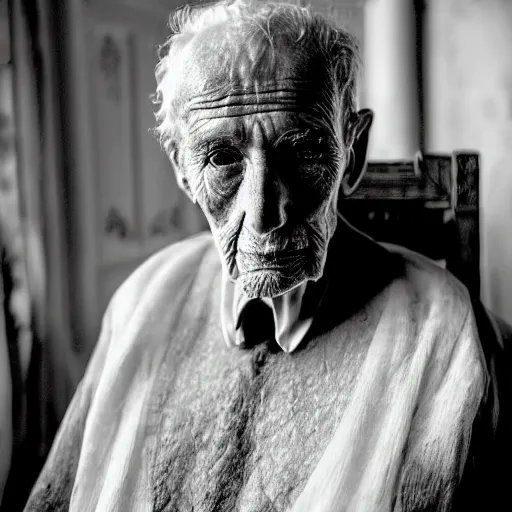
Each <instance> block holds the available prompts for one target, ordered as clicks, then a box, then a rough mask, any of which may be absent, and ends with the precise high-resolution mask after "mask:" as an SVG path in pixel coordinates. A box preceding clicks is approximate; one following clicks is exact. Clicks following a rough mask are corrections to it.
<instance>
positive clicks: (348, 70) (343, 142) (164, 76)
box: [152, 0, 360, 153]
mask: <svg viewBox="0 0 512 512" xmlns="http://www.w3.org/2000/svg"><path fill="white" fill-rule="evenodd" d="M225 22H229V23H230V24H231V25H233V24H244V25H246V26H249V27H254V32H253V33H252V35H251V44H254V45H258V46H256V48H261V52H262V56H265V57H268V55H269V52H268V48H269V46H270V48H271V49H273V47H274V40H275V39H276V38H277V37H280V38H282V37H286V38H287V39H288V40H290V41H291V42H293V44H294V45H299V44H301V45H304V48H307V49H314V50H315V51H318V52H319V54H320V55H322V56H323V58H324V59H325V66H326V68H327V69H326V71H327V76H328V81H329V82H330V83H327V84H326V85H327V87H326V90H327V91H329V92H328V93H327V95H328V96H329V97H326V98H325V101H324V102H323V103H322V104H321V105H318V108H319V110H321V111H324V112H325V113H327V114H328V119H329V120H330V122H331V129H332V130H333V131H334V133H333V135H334V136H335V137H336V140H337V142H338V143H339V145H340V149H344V148H347V149H349V148H350V147H351V145H352V142H353V140H351V132H350V130H348V123H349V121H350V119H351V116H352V115H353V113H354V112H355V111H356V108H357V101H356V94H357V91H356V82H357V77H358V73H359V67H360V59H359V54H358V46H357V43H356V41H355V39H354V38H353V37H352V36H351V35H350V34H348V33H347V32H345V31H344V30H342V29H339V28H336V27H335V26H334V25H333V24H332V23H330V22H329V21H328V20H327V19H325V18H324V17H323V16H321V15H320V14H317V13H314V12H313V11H312V10H311V9H310V8H309V7H303V6H299V5H295V4H288V3H270V2H264V1H261V0H221V1H220V2H202V3H200V4H195V5H190V4H189V5H185V6H184V7H181V8H179V9H178V10H176V11H175V12H174V13H172V14H171V16H170V20H169V29H170V35H169V36H168V38H167V40H166V41H165V43H164V44H163V45H162V46H161V47H160V48H159V52H158V53H159V62H158V64H157V67H156V70H155V77H156V81H157V88H156V91H155V93H154V94H153V96H152V100H153V103H154V104H155V105H156V107H157V110H156V112H155V117H156V128H155V129H154V134H155V136H156V137H157V139H158V140H159V142H160V144H161V146H162V148H163V149H164V151H166V152H167V153H169V150H170V147H171V145H172V143H173V142H175V141H176V139H177V136H178V133H177V127H178V114H179V113H178V111H177V106H176V104H175V101H174V99H175V98H174V95H173V92H174V91H175V90H176V86H177V81H178V80H179V79H180V78H179V73H177V72H176V67H175V63H176V59H177V56H178V53H179V49H180V48H179V46H178V45H176V42H177V41H178V40H179V39H180V38H181V37H182V36H183V37H192V36H193V35H194V34H196V33H199V32H201V31H202V30H205V29H206V28H209V27H212V26H215V25H217V24H221V23H225Z"/></svg>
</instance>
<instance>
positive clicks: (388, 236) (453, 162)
mask: <svg viewBox="0 0 512 512" xmlns="http://www.w3.org/2000/svg"><path fill="white" fill-rule="evenodd" d="M338 208H339V211H340V213H341V215H342V216H343V217H344V218H345V219H346V220H347V221H348V222H349V223H350V224H352V225H353V226H354V227H356V228H357V229H359V230H360V231H363V232H364V233H367V234H368V235H370V236H371V237H372V238H374V239H376V240H378V241H381V242H390V243H395V244H399V245H403V246H405V247H407V248H409V249H412V250H414V251H417V252H419V253H422V254H424V255H426V256H428V257H430V258H432V259H434V260H437V261H442V262H443V263H444V264H445V265H446V268H447V269H448V270H450V271H451V272H452V273H453V274H454V275H456V276H457V277H458V278H459V279H460V280H461V281H462V282H463V283H464V284H465V285H466V286H467V288H468V289H469V291H470V292H471V293H472V294H473V295H474V296H476V297H478V296H479V295H480V235H479V155H478V153H476V152H469V151H457V152H454V153H453V154H451V155H442V154H427V155H422V154H421V153H419V152H418V154H417V155H416V157H415V159H414V160H411V161H394V162H391V161H390V162H369V163H368V168H367V170H366V172H365V174H364V175H363V178H362V179H361V182H360V184H359V186H358V188H357V189H356V191H355V192H354V193H353V194H352V195H351V196H350V197H347V198H344V199H340V202H339V204H338Z"/></svg>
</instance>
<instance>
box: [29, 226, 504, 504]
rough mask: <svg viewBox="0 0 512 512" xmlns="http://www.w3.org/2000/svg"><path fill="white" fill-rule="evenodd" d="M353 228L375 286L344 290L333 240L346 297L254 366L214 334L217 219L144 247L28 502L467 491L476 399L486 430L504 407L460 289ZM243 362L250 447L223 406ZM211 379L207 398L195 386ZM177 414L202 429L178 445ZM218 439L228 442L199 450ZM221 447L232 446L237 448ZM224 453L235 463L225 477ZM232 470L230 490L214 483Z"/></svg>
mask: <svg viewBox="0 0 512 512" xmlns="http://www.w3.org/2000/svg"><path fill="white" fill-rule="evenodd" d="M362 243H363V244H367V247H368V248H370V250H369V256H368V262H372V263H373V265H374V267H373V268H371V269H369V270H368V273H367V275H368V276H370V277H369V278H372V279H374V281H375V283H376V284H375V290H374V292H373V293H372V296H371V297H370V298H369V299H368V300H367V301H363V302H362V303H359V300H360V299H361V297H359V296H358V295H357V293H355V292H354V294H353V296H349V297H347V296H345V295H346V292H347V291H350V287H348V285H346V286H347V287H348V288H347V290H343V289H342V288H343V286H345V282H346V281H344V279H345V278H344V271H345V270H346V269H339V268H337V265H336V259H335V258H334V257H331V252H334V249H332V251H331V248H330V253H329V254H330V256H329V257H330V258H331V265H330V267H328V269H329V270H328V271H329V272H331V273H332V275H330V276H329V279H330V282H331V281H332V283H331V284H330V286H331V289H332V293H331V295H330V298H326V299H325V301H327V302H325V304H323V305H322V308H323V309H324V310H325V311H326V312H325V315H326V316H325V318H330V319H331V320H332V316H333V315H334V316H335V317H336V315H338V312H339V319H336V318H334V321H333V322H332V325H331V324H329V325H327V324H325V326H324V325H323V324H324V321H323V320H319V321H318V323H319V324H321V325H319V329H317V330H315V329H313V332H312V334H311V340H309V341H308V342H307V343H306V347H305V348H304V349H303V350H299V351H298V352H297V353H293V354H283V353H281V354H279V353H278V354H273V353H266V352H261V353H262V354H263V356H262V357H263V359H264V358H265V357H266V358H267V359H265V361H269V362H267V363H266V362H265V361H263V362H261V368H260V366H258V365H260V362H258V363H257V364H256V363H255V361H256V359H255V357H253V359H252V360H251V362H250V364H251V365H252V366H250V365H249V363H248V362H247V361H249V358H250V357H252V356H250V354H249V355H245V354H244V353H243V351H242V350H241V349H239V348H237V347H231V348H228V347H226V346H225V344H224V342H223V340H222V334H221V326H220V321H219V318H218V317H219V311H220V289H219V288H220V283H221V265H220V262H219V260H218V256H217V254H216V250H215V248H214V245H213V242H212V239H211V236H210V235H209V234H202V235H199V236H196V237H194V238H191V239H188V240H186V241H184V242H181V243H178V244H175V245H173V246H171V247H169V248H168V249H166V250H164V251H162V252H161V253H159V254H157V255H155V256H154V257H152V258H151V259H150V260H149V261H147V262H146V263H145V264H144V265H143V266H142V267H141V268H139V269H138V270H137V271H136V272H135V273H134V274H133V275H132V276H131V277H130V278H129V279H128V280H127V281H126V282H125V283H124V284H123V286H122V287H121V288H120V290H119V291H118V292H117V293H116V295H115V296H114V298H113V300H112V302H111V304H110V306H109V308H108V311H107V313H106V315H105V318H104V321H103V328H102V333H101V336H100V339H99V341H98V344H97V347H96V349H95V352H94V355H93V357H92V360H91V362H90V364H89V367H88V369H87V372H86V375H85V377H84V379H83V381H82V382H81V384H80V386H79V388H78V390H77V392H76V395H75V397H74V399H73V401H72V403H71V405H70V407H69V410H68V412H67V414H66V417H65V419H64V421H63V423H62V425H61V427H60V430H59V432H58V435H57V438H56V440H55V443H54V446H53V448H52V451H51V454H50V456H49V458H48V461H47V463H46V465H45V467H44V469H43V471H42V474H41V476H40V478H39V480H38V482H37V483H36V485H35V487H34V489H33V492H32V495H31V498H30V499H29V502H28V504H27V506H26V509H25V510H26V511H42V510H52V511H56V510H57V511H58V510H68V509H69V510H70V511H72V512H128V511H137V512H145V511H147V512H153V511H155V512H157V511H161V510H162V511H163V510H183V511H188V510H194V511H195V512H198V511H201V512H202V511H206V510H211V511H214V510H215V511H217V510H219V511H221V510H226V511H227V510H241V511H243V512H246V511H252V510H254V511H259V510H261V511H262V510H275V511H284V510H287V511H291V512H342V511H356V512H361V511H368V512H373V511H375V512H385V511H391V510H393V511H404V512H405V511H411V512H412V511H427V510H439V511H448V510H451V507H452V505H453V504H454V503H459V502H460V503H462V502H463V500H462V501H460V500H459V502H457V499H459V498H458V497H457V496H458V494H457V493H458V491H459V488H460V487H461V485H462V484H463V483H464V481H465V480H464V479H463V476H464V474H465V468H467V467H468V453H470V454H471V460H470V461H469V462H470V463H471V464H470V465H474V464H477V463H478V461H479V460H480V459H479V458H478V457H477V456H476V455H475V456H474V457H473V453H477V452H478V450H477V452H474V451H473V450H472V448H471V439H472V430H473V426H474V425H475V422H476V421H477V420H478V418H480V416H482V420H481V421H482V422H483V423H484V424H485V425H486V427H485V428H483V429H482V431H485V432H487V430H486V428H487V425H488V426H489V429H490V431H492V432H494V431H495V428H496V422H497V414H498V413H497V412H496V409H495V408H494V409H493V407H494V405H493V404H494V401H495V400H496V397H495V395H496V390H495V389H494V388H493V385H492V384H493V381H492V378H491V377H492V375H491V373H492V372H491V370H490V369H489V356H487V355H486V353H485V350H484V349H483V347H482V343H481V341H480V338H479V333H478V330H477V324H476V320H475V312H474V310H473V308H472V304H471V301H470V298H469V296H468V294H467V291H466V290H465V288H464V287H463V286H462V285H461V284H460V283H459V282H458V281H457V280H455V279H454V278H453V277H452V276H451V275H449V274H448V273H447V272H446V271H444V270H443V269H439V268H437V267H436V266H435V265H434V264H433V263H431V262H429V261H428V260H426V259H425V258H422V257H420V256H417V255H414V254H412V253H409V252H407V251H401V250H399V249H390V250H388V249H383V248H382V247H380V246H377V244H375V243H374V242H370V241H367V240H364V241H363V242H362ZM374 257H378V259H377V260H372V258H374ZM368 262H366V263H368ZM393 265H395V266H396V269H398V270H397V271H396V273H394V271H389V268H391V267H393ZM388 274H389V276H388V277H389V279H388V278H382V283H380V284H379V283H378V281H379V279H380V277H381V276H383V275H384V276H386V275H388ZM371 276H374V277H371ZM365 286H366V285H365ZM365 286H363V285H361V288H364V287H365ZM336 297H339V304H337V303H336ZM351 306H353V311H350V312H349V314H348V316H347V318H345V317H344V316H343V315H344V313H342V312H344V311H345V310H346V309H347V307H348V308H349V309H350V307H351ZM347 333H350V334H347ZM344 344H346V345H347V346H350V347H353V348H351V349H350V350H352V351H353V354H355V355H352V356H350V357H352V360H350V361H347V359H350V358H349V357H348V356H338V355H337V354H342V353H345V354H346V353H347V352H346V350H345V349H344V348H343V347H342V345H344ZM325 350H328V351H330V352H329V354H331V356H330V357H329V358H328V359H326V358H325V352H323V351H325ZM343 350H345V352H343ZM265 354H266V355H265ZM322 354H323V355H322ZM232 360H236V361H238V360H239V361H240V366H239V367H237V366H236V365H235V366H230V364H231V361H232ZM217 361H218V369H217V367H216V364H217ZM258 361H259V360H258ZM320 363H321V364H322V365H326V368H327V369H326V368H323V366H322V368H321V366H320ZM236 364H238V363H236ZM244 365H245V366H244ZM265 365H267V367H268V368H270V370H268V372H267V373H266V374H265V379H266V380H265V381H263V384H262V383H261V382H260V380H258V379H260V377H261V376H260V375H259V372H260V371H261V372H263V371H265ZM301 365H302V366H301ZM313 365H318V372H317V370H316V369H315V367H312V366H313ZM249 366H250V368H252V369H253V370H254V372H253V374H251V375H253V376H252V377H251V379H253V380H250V379H249V380H247V379H246V380H245V381H243V382H248V384H247V386H248V388H247V389H249V391H247V392H246V391H244V393H246V394H245V395H241V396H242V397H245V396H249V397H253V398H251V400H250V402H251V403H241V404H238V405H237V407H239V409H237V410H239V411H243V412H244V414H247V415H248V417H249V418H250V419H251V418H252V419H251V421H252V423H251V428H250V429H249V428H246V429H245V430H241V431H240V432H243V436H248V437H249V436H252V439H253V442H252V444H251V445H250V447H249V448H247V446H246V445H244V439H237V440H236V442H232V440H229V442H228V441H225V439H228V438H229V436H228V437H226V436H227V435H228V434H229V429H230V428H235V427H234V426H233V427H232V426H230V425H231V424H230V423H229V422H230V421H232V422H233V425H238V423H236V421H237V419H236V418H235V419H233V418H231V419H230V417H229V411H228V409H229V407H231V406H232V403H231V402H230V401H229V400H230V394H236V393H240V391H239V387H240V385H241V384H240V382H242V381H236V379H235V377H234V376H233V375H234V374H236V373H237V372H238V371H240V372H241V373H243V372H245V371H246V370H245V368H249ZM301 368H302V369H301ZM253 370H251V371H253ZM338 370H339V371H338ZM310 371H311V375H309V373H308V372H310ZM222 372H224V373H222ZM306 374H307V375H309V376H307V377H306ZM303 375H304V380H306V379H307V380H308V382H307V383H305V382H303V381H302V380H301V379H302V376H303ZM315 375H318V381H317V380H315ZM333 376H334V378H333ZM345 376H346V377H345ZM223 379H224V380H225V383H224V381H223ZM320 381H321V382H320ZM324 382H325V384H324ZM254 383H257V384H254ZM216 386H217V387H216ZM251 386H252V387H251ZM258 386H259V387H258ZM493 389H494V391H493ZM219 390H220V391H219ZM296 390H298V396H294V398H293V400H292V399H291V398H290V400H289V401H288V399H287V398H286V397H288V396H290V397H292V395H293V393H294V391H296ZM336 390H338V391H336ZM339 390H341V391H339ZM208 393H211V397H212V398H208V396H206V398H205V397H203V396H202V395H208ZM251 393H252V394H251ZM323 394H325V397H323V396H322V395H323ZM254 397H258V398H257V400H256V398H254ZM276 397H277V398H276ZM279 397H281V398H279ZM283 397H284V398H283ZM329 397H330V398H329ZM493 397H494V398H493ZM326 398H329V400H330V401H329V400H326ZM223 400H225V403H224V402H222V401H223ZM256 401H257V402H258V403H254V402H256ZM221 402H222V403H221ZM271 403H273V404H274V406H275V404H277V407H274V406H270V405H268V404H271ZM297 403H298V404H299V405H300V404H303V405H302V406H301V407H299V408H295V409H294V407H296V404H297ZM226 404H227V405H226ZM319 404H320V405H319ZM329 404H331V405H329ZM228 406H229V407H228ZM267 406H268V407H267ZM272 407H274V408H273V409H272ZM209 408H211V409H212V410H211V415H210V416H205V418H207V419H208V418H210V417H211V418H214V420H211V421H210V420H208V421H206V422H203V423H200V421H199V419H198V418H203V416H204V415H205V414H206V413H208V414H210V412H209V411H206V412H205V411H204V410H203V409H209ZM260 408H262V409H261V410H263V411H265V413H264V414H263V413H262V414H261V415H258V414H259V413H258V411H259V410H260ZM489 408H490V412H489V413H488V414H487V413H486V412H485V411H487V409H489ZM281 409H282V410H281ZM288 409H289V411H288ZM179 411H180V412H179ZM226 411H227V412H226ZM268 411H271V412H270V413H269V412H268ZM272 411H274V412H272ZM288 412H289V413H290V414H288ZM180 415H184V416H183V418H184V419H183V418H182V419H180V418H181V416H180ZM195 415H197V417H195ZM176 416H180V418H177V417H176ZM484 416H485V417H484ZM163 417H165V418H167V419H165V420H162V418H163ZM283 418H284V419H283ZM285 420H286V421H285ZM180 421H182V423H179V422H180ZM201 421H202V420H201ZM209 421H210V422H211V423H212V425H211V427H210V429H209V428H208V426H205V424H208V422H209ZM215 422H218V423H217V424H214V423H215ZM329 425H331V426H329ZM238 426H239V425H238ZM237 428H238V427H237ZM244 428H245V427H244ZM187 429H188V430H187ZM201 429H202V430H201ZM281 429H284V430H283V432H285V434H283V436H281V437H280V435H281V434H280V431H281ZM301 429H302V431H301ZM185 431H186V432H189V431H190V432H192V433H193V435H194V436H195V437H194V438H193V443H192V444H191V445H190V450H189V451H184V448H183V446H184V445H185V443H186V442H188V437H187V438H186V439H185V433H184V434H183V439H181V438H180V435H181V434H180V432H185ZM263 431H264V432H263ZM226 432H227V434H226ZM261 432H263V433H261ZM187 435H188V434H187ZM223 435H224V437H222V436H223ZM173 436H174V438H173ZM236 436H238V437H240V434H238V433H237V434H236ZM236 436H235V437H236ZM243 436H242V437H243ZM258 436H259V437H258ZM315 436H316V437H318V439H315ZM484 437H485V436H482V439H483V438H484ZM485 439H487V437H485ZM215 443H217V444H219V443H220V444H222V443H227V444H226V445H225V446H224V445H223V448H222V450H220V451H219V450H217V451H216V452H215V453H216V454H217V455H215V457H218V462H217V461H216V460H214V461H213V463H211V464H210V462H208V460H209V459H208V458H209V457H210V458H211V457H213V456H211V453H210V452H212V450H213V448H212V446H213V445H215ZM287 443H288V444H287ZM261 445H263V446H264V448H259V447H260V446H261ZM187 446H188V445H187ZM166 450H168V451H169V456H168V457H167V458H166V454H165V453H164V452H165V451H166ZM230 450H231V451H233V450H234V452H236V451H237V450H238V451H239V453H238V452H236V453H234V456H233V457H234V458H233V457H232V458H231V459H230V458H229V457H228V455H227V454H226V453H227V452H229V451H230ZM244 450H245V451H244ZM258 450H259V451H258ZM274 450H275V453H274ZM219 454H220V455H219ZM269 454H271V455H272V457H270V456H269ZM477 455H478V454H477ZM267 456H269V457H268V458H267ZM237 457H238V458H239V459H240V460H242V459H244V461H245V462H244V463H243V465H242V466H240V465H239V464H240V460H238V459H237ZM286 457H289V460H288V461H287V462H286V463H285V461H284V460H285V458H286ZM302 457H303V459H302ZM249 459H250V462H247V460H249ZM475 461H476V462H475ZM237 464H238V465H237ZM219 465H220V466H222V467H226V468H229V471H232V476H230V477H229V479H227V480H223V478H225V474H224V473H222V471H220V470H219V467H220V466H219ZM223 465H224V466H223ZM167 466H169V467H170V466H172V468H170V469H169V468H167ZM295 466H297V467H295ZM222 467H221V469H222ZM240 467H243V468H244V469H243V471H244V474H243V478H242V476H241V475H240V474H239V471H238V470H236V468H240ZM173 468H174V469H173ZM183 468H188V469H183ZM205 468H209V469H208V470H206V469H205ZM276 468H277V469H276ZM470 469H471V470H472V468H470ZM477 469H478V468H477ZM479 470H481V471H483V472H484V473H485V471H486V468H479ZM285 471H289V472H290V475H291V476H290V477H287V476H285V475H284V472H285ZM272 473H273V474H272ZM166 475H167V476H166ZM468 478H469V477H468ZM468 478H466V480H467V481H469V480H468ZM215 479H219V482H220V483H219V485H217V486H216V487H215V485H214V484H215V482H212V480H215ZM171 480H172V481H171ZM228 484H229V485H230V486H231V485H232V486H233V487H232V488H233V489H234V490H233V493H235V492H236V494H237V496H235V497H232V496H229V495H228V496H225V494H226V493H227V494H229V492H228V491H226V488H228V487H227V486H228ZM208 486H209V487H208ZM206 487H208V489H210V490H208V491H206V490H204V489H206ZM279 487H281V489H278V491H280V492H277V490H276V488H279ZM288 487H289V489H288ZM469 487H471V486H469ZM229 489H231V487H229ZM203 490H204V493H203ZM473 490H474V489H473ZM470 491H471V492H472V490H471V489H470ZM201 493H203V494H204V496H202V495H201ZM215 493H217V494H218V496H217V498H215V496H213V495H214V494H215ZM223 493H224V494H223ZM200 495H201V496H200ZM212 496H213V497H212ZM265 496H266V497H268V502H265V503H267V505H265V506H264V500H263V497H265ZM282 496H285V498H282V499H281V497H282ZM214 498H215V499H214ZM194 500H195V501H194ZM215 500H217V501H215ZM268 503H272V507H273V508H270V505H269V504H268ZM212 504H213V505H212Z"/></svg>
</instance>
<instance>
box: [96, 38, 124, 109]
mask: <svg viewBox="0 0 512 512" xmlns="http://www.w3.org/2000/svg"><path fill="white" fill-rule="evenodd" d="M99 58H100V69H101V72H102V75H103V77H104V79H105V81H106V85H107V95H108V97H109V98H111V99H113V100H114V101H119V100H120V99H121V76H120V67H121V50H120V48H119V46H118V44H117V41H116V40H115V39H114V37H112V35H110V34H105V36H104V37H103V41H102V43H101V48H100V55H99Z"/></svg>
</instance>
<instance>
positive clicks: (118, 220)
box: [104, 207, 134, 240]
mask: <svg viewBox="0 0 512 512" xmlns="http://www.w3.org/2000/svg"><path fill="white" fill-rule="evenodd" d="M104 232H105V233H106V234H107V235H111V236H117V237H118V238H120V239H121V240H125V239H128V238H132V237H133V235H134V233H133V230H132V229H131V228H130V226H129V225H128V221H127V220H126V219H125V218H124V217H123V215H122V214H121V213H120V212H119V210H118V209H117V208H115V207H112V208H110V209H109V211H108V213H107V216H106V217H105V222H104Z"/></svg>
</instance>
